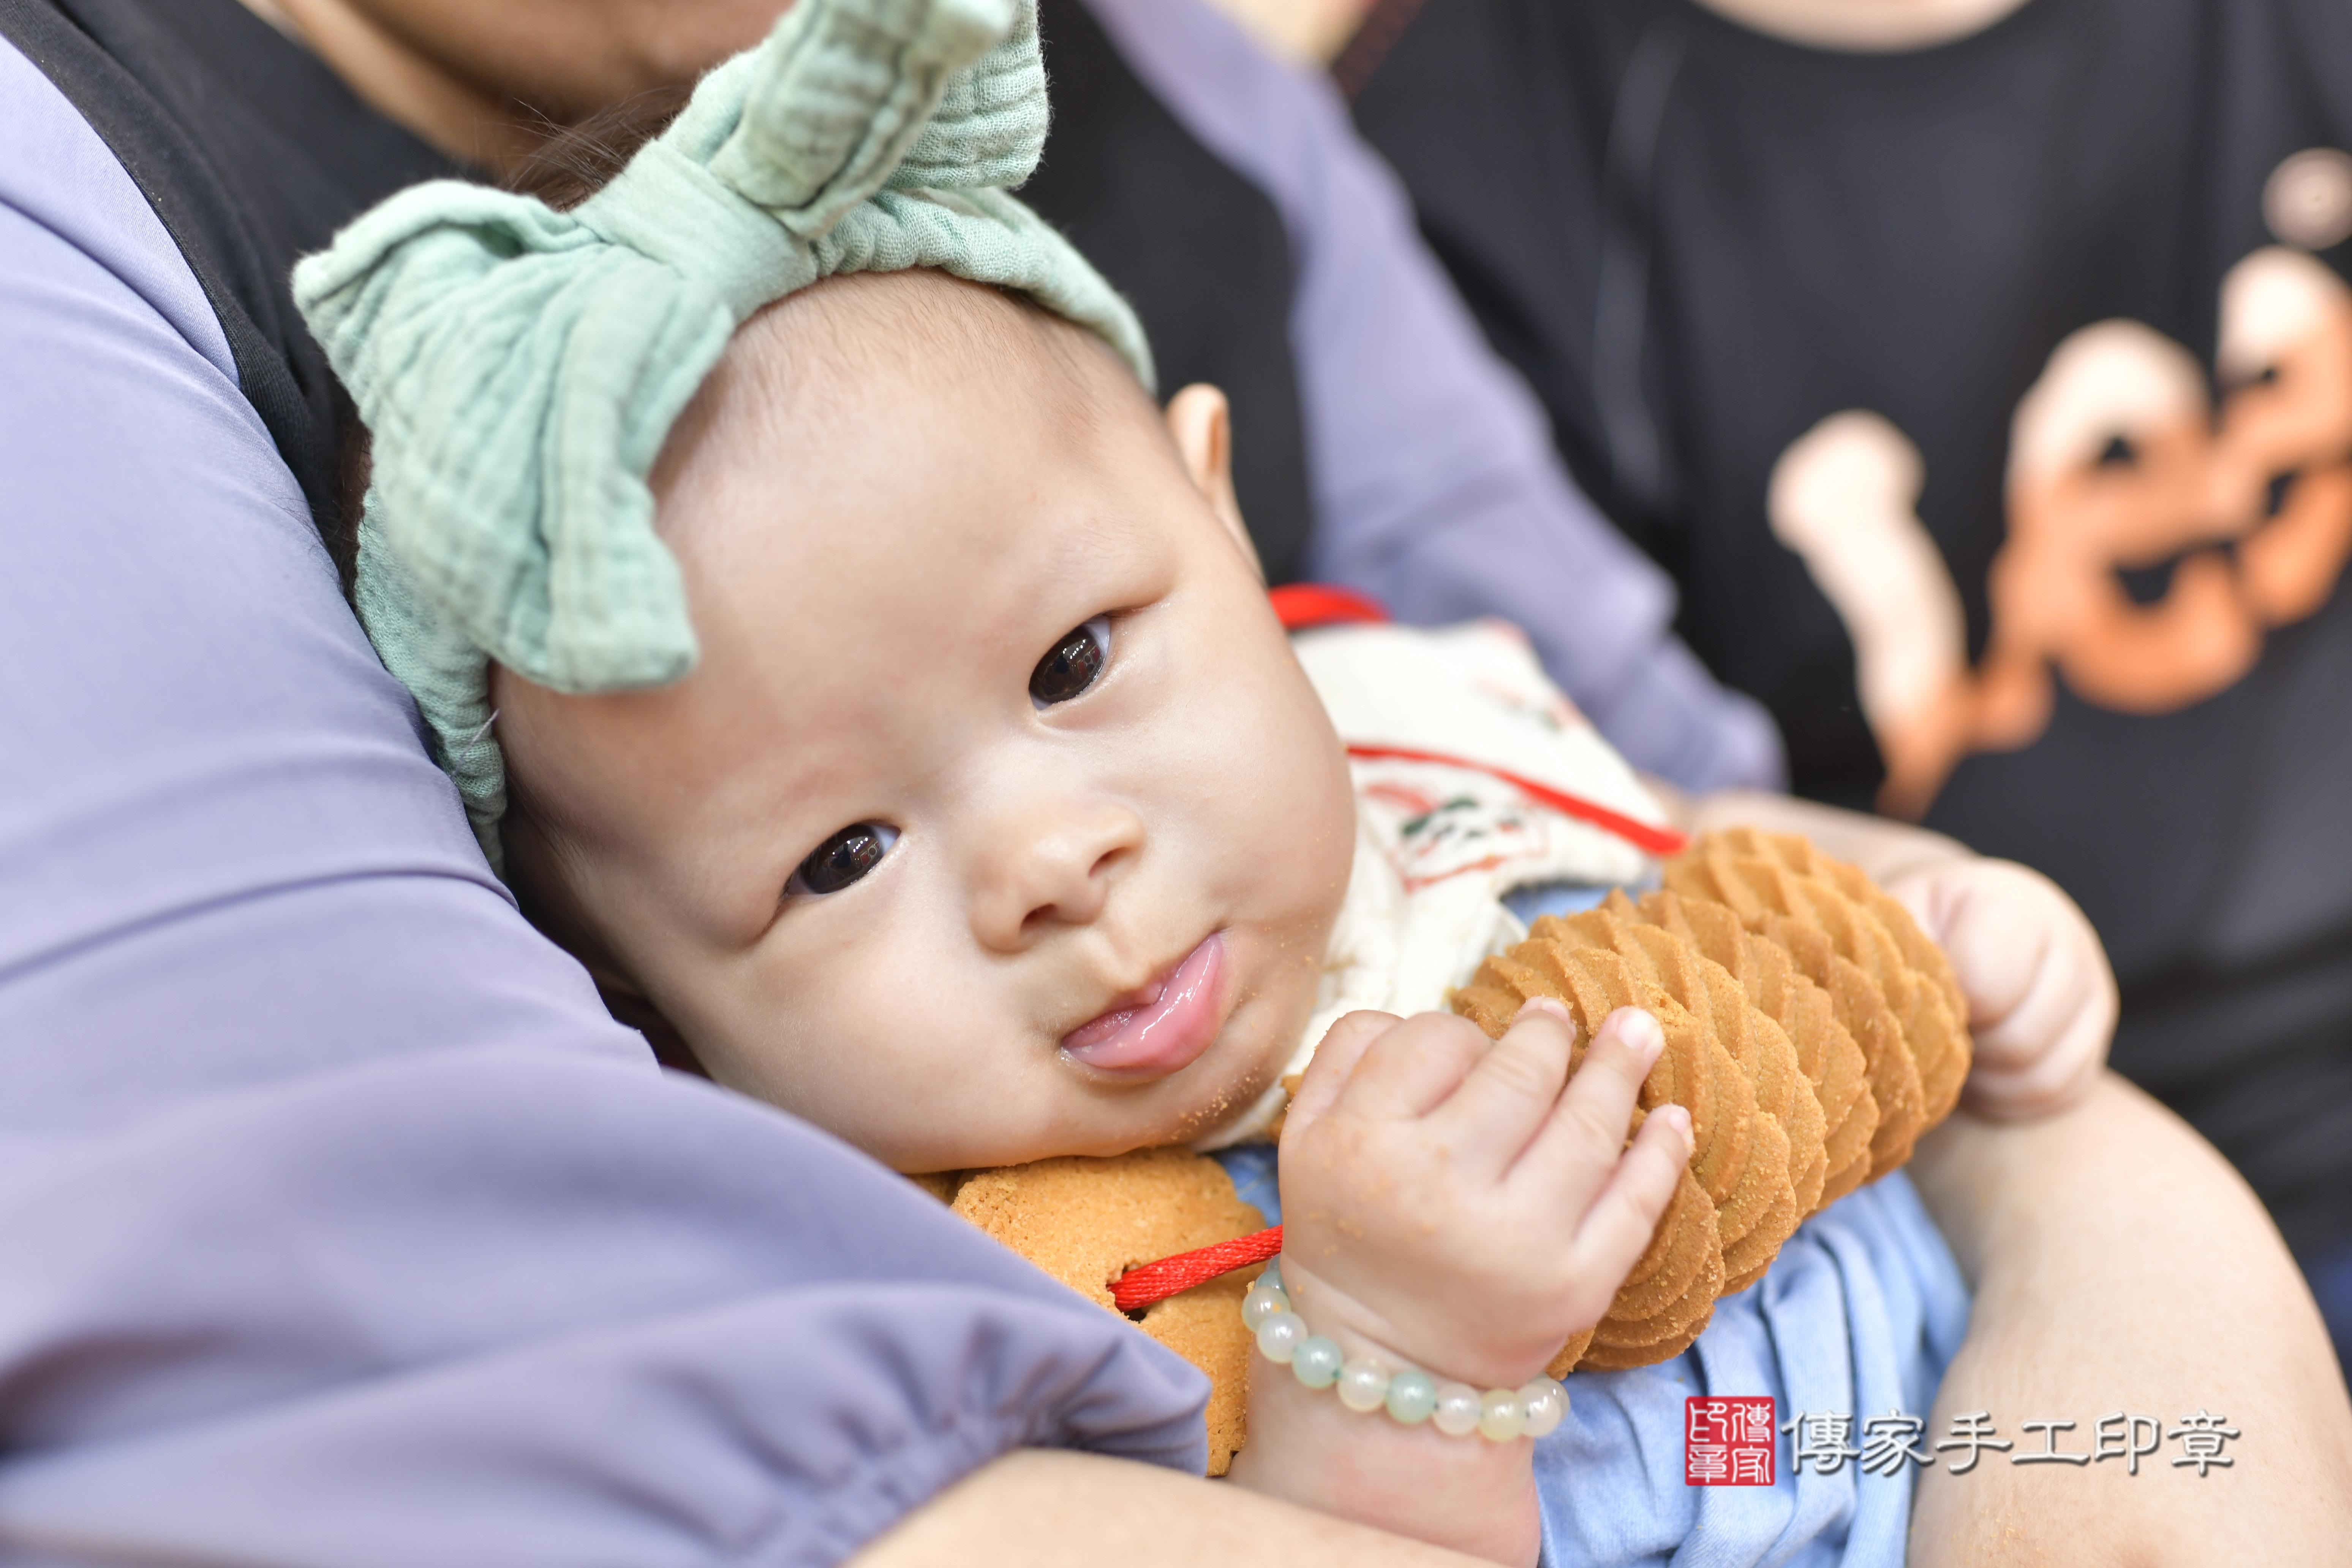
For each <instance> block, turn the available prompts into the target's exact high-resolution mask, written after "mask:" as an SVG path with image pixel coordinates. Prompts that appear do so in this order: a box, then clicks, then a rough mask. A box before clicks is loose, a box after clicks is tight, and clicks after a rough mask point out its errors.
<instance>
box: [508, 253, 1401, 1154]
mask: <svg viewBox="0 0 2352 1568" xmlns="http://www.w3.org/2000/svg"><path fill="white" fill-rule="evenodd" d="M1190 449H1191V452H1192V457H1193V458H1197V460H1191V459H1188V457H1187V456H1185V455H1182V454H1180V452H1179V450H1178V447H1177V446H1176V445H1175V444H1174V443H1172V442H1171V440H1170V438H1169V437H1168V435H1167V434H1166V432H1165V430H1164V429H1163V427H1162V426H1161V425H1160V418H1159V416H1158V413H1157V411H1156V410H1154V409H1153V408H1152V407H1151V405H1150V402H1149V401H1148V400H1147V399H1146V398H1145V397H1144V396H1143V395H1142V394H1141V392H1140V391H1139V389H1138V388H1137V387H1136V386H1135V385H1134V384H1133V381H1132V378H1131V377H1129V375H1128V374H1127V373H1126V372H1125V371H1124V370H1123V369H1121V368H1120V367H1119V366H1118V363H1117V362H1116V361H1115V360H1113V359H1112V358H1111V356H1110V355H1109V354H1108V352H1107V351H1105V350H1103V349H1101V348H1100V347H1099V346H1098V345H1097V344H1095V343H1094V342H1093V341H1092V340H1091V339H1089V338H1087V337H1086V336H1085V335H1084V334H1082V333H1080V332H1078V331H1076V329H1073V328H1069V327H1066V326H1064V325H1062V324H1060V323H1057V322H1049V321H1044V320H1042V319H1039V318H1038V317H1036V316H1035V315H1034V312H1030V311H1027V310H1024V309H1022V308H1019V307H1016V306H1014V305H1013V304H1011V303H1010V302H1008V301H1005V300H1002V299H1000V298H998V297H997V296H994V295H992V294H990V293H987V292H985V291H982V290H980V289H972V288H969V287H967V286H964V285H961V284H955V283H950V282H948V281H946V280H944V279H939V278H936V277H931V276H924V275H914V276H902V277H896V278H886V279H856V280H846V281H843V282H837V283H835V284H831V285H826V286H824V288H822V289H818V290H815V291H813V292H812V293H811V294H808V295H803V296H800V297H797V298H795V299H793V300H788V301H786V302H785V303H784V304H783V305H782V306H780V307H777V308H776V309H775V310H771V311H770V312H769V313H767V314H766V315H765V316H763V317H761V318H760V319H759V320H758V321H754V322H753V323H752V324H751V327H749V328H748V329H747V330H746V331H743V332H741V333H739V334H738V336H737V338H736V340H735V342H734V344H733V346H732V347H731V348H730V351H729V356H728V359H727V362H726V363H725V364H724V365H722V367H721V369H720V371H719V374H717V375H715V376H714V377H713V379H712V381H711V382H710V383H709V384H708V385H707V386H706V387H705V389H704V392H703V394H702V395H701V397H700V398H699V399H698V402H697V404H696V405H695V406H694V408H693V409H691V410H690V411H689V412H688V416H686V417H685V418H684V419H683V420H681V422H680V424H679V427H678V429H677V432H676V433H675V434H674V435H673V437H672V438H671V441H670V445H669V447H668V448H667V450H666V451H665V453H664V457H663V461H662V464H661V467H660V468H659V469H658V470H657V471H656V486H655V488H656V496H657V498H658V500H659V504H660V519H661V527H662V531H663V536H664V538H665V540H666V541H667V543H668V544H669V546H670V548H671V550H672V551H673V552H674V553H675V554H676V555H677V560H678V563H679V565H680V567H681V569H682V570H683V572H684V574H685V578H686V584H687V590H688V599H689V602H690V604H691V606H692V612H693V616H694V622H695V627H696V630H697V633H698V636H699V637H700V639H701V643H702V659H701V662H700V665H699V666H698V668H697V669H696V670H695V671H694V673H693V674H692V675H690V676H689V677H688V678H687V679H684V680H682V681H680V682H678V683H677V685H675V686H673V687H669V688H667V689H662V690H657V691H649V692H643V693H632V694H626V695H619V696H609V697H595V698H574V697H564V696H560V695H557V694H555V693H551V692H549V691H547V690H545V689H540V688H535V687H531V686H530V685H529V684H528V683H526V682H524V681H522V680H520V679H517V678H514V677H511V676H509V675H506V674H505V673H504V672H501V673H500V675H499V683H498V689H497V692H496V699H497V701H498V704H499V710H500V714H501V717H500V719H499V730H500V734H501V737H502V739H503V742H504V744H505V746H506V750H507V754H508V758H509V767H510V769H511V771H512V773H513V776H514V779H515V782H516V785H517V788H518V791H519V794H520V798H521V800H522V801H523V809H521V810H520V811H518V813H516V814H515V815H514V816H511V817H510V818H509V828H508V835H507V839H508V845H509V856H510V858H511V860H512V863H513V867H514V871H515V875H516V877H517V879H518V881H519V882H520V884H522V885H523V886H524V887H525V888H526V889H527V890H528V891H530V893H531V894H532V895H533V897H534V898H535V899H536V900H538V901H540V902H541V904H543V905H544V906H546V907H547V908H548V909H549V910H550V912H551V919H553V920H554V921H556V922H557V923H558V924H559V925H562V926H569V927H571V928H572V930H573V934H575V935H576V936H577V937H578V938H579V941H580V944H581V946H582V948H583V951H584V952H590V953H592V954H593V953H596V952H599V951H600V950H601V952H602V954H604V956H606V957H608V958H609V960H610V961H611V964H612V966H613V967H614V968H615V969H617V970H619V971H620V972H621V973H625V975H626V976H628V977H629V979H630V980H631V981H632V982H633V983H634V984H636V985H637V986H639V987H641V988H642V989H643V990H644V992H645V993H646V995H647V997H648V998H649V999H650V1000H651V1001H652V1002H653V1003H654V1004H655V1005H656V1006H658V1007H659V1009H660V1010H661V1012H662V1013H663V1014H664V1015H665V1016H667V1018H668V1019H669V1020H670V1021H671V1023H673V1024H674V1025H675V1026H677V1029H678V1031H679V1033H680V1034H681V1035H682V1036H683V1037H684V1038H685V1039H686V1040H687V1041H688V1043H689V1044H690V1045H691V1046H692V1047H693V1048H694V1050H695V1053H696V1055H697V1057H698V1059H699V1060H700V1061H701V1062H702V1063H703V1064H704V1065H705V1067H706V1068H708V1069H709V1071H710V1073H711V1074H712V1076H713V1077H715V1078H717V1079H719V1081H721V1082H723V1083H726V1084H729V1085H730V1086H732V1087H734V1088H736V1089H740V1090H742V1091H744V1092H746V1093H749V1094H752V1095H756V1096H758V1097H760V1098H761V1099H763V1100H771V1101H773V1102H774V1103H776V1104H779V1105H782V1106H784V1107H786V1108H788V1109H790V1110H794V1111H796V1112H798V1113H800V1114H801V1115H803V1116H805V1117H807V1118H808V1119H809V1120H811V1121H814V1122H816V1123H818V1124H819V1125H821V1126H824V1127H826V1128H828V1129H830V1130H832V1131H835V1132H836V1133H838V1134H840V1135H841V1136H843V1137H845V1138H846V1139H848V1140H850V1141H851V1142H855V1143H856V1144H858V1145H860V1146H861V1147H863V1148H865V1149H866V1150H868V1151H869V1152H873V1153H874V1154H876V1155H877V1156H878V1157H880V1158H881V1159H883V1160H885V1161H887V1162H888V1163H892V1164H894V1165H896V1166H897V1167H898V1168H899V1169H901V1170H907V1171H927V1170H942V1169H953V1168H960V1167H969V1166H979V1165H991V1164H1001V1163H1018V1162H1021V1161H1025V1160H1032V1159H1038V1158H1042V1157H1045V1156H1046V1155H1050V1154H1071V1153H1083V1154H1108V1153H1115V1152H1122V1151H1125V1150H1128V1149H1131V1148H1136V1147H1140V1146H1145V1145H1151V1144H1160V1143H1167V1142H1182V1141H1189V1140H1192V1139H1194V1138H1197V1137H1199V1136H1201V1135H1202V1134H1205V1133H1207V1132H1209V1131H1213V1129H1214V1128H1216V1127H1217V1126H1219V1125H1220V1124H1222V1123H1223V1122H1225V1121H1230V1120H1231V1119H1232V1118H1233V1117H1234V1116H1235V1115H1236V1114H1238V1113H1239V1112H1240V1111H1242V1110H1244V1109H1246V1108H1247V1107H1248V1105H1249V1104H1250V1102H1251V1101H1252V1100H1255V1098H1256V1097H1257V1095H1258V1094H1259V1093H1260V1092H1261V1091H1263V1090H1264V1089H1265V1088H1266V1087H1267V1085H1268V1084H1269V1083H1270V1082H1271V1080H1272V1079H1273V1078H1274V1076H1275V1075H1276V1073H1277V1072H1278V1071H1279V1070H1280V1068H1281V1067H1282V1065H1283V1063H1284V1061H1285V1059H1286V1058H1287V1056H1288V1054H1289V1052H1290V1050H1291V1048H1292V1047H1293V1046H1294V1045H1295V1044H1296V1043H1297V1035H1298V1031H1299V1030H1300V1028H1301V1027H1302V1026H1303V1025H1304V1023H1305V1021H1306V1017H1307V1013H1308V1011H1309V1010H1310V1007H1311V1005H1312V1002H1313V996H1314V988H1315V981H1316V976H1317V973H1318V961H1319V959H1320V957H1321V954H1322V950H1323V947H1324V943H1325V941H1326V939H1327V938H1328V934H1329V930H1330V925H1331V921H1332V920H1333V918H1334V915H1335V913H1336V911H1337V910H1338V907H1339V900H1340V897H1341V895H1342V894H1343V892H1344V891H1345V887H1346V882H1347V879H1348V871H1349V865H1350V861H1351V855H1352V849H1353V838H1354V807H1353V804H1352V797H1351V795H1350V794H1349V782H1348V775H1347V765H1346V761H1345V757H1344V755H1343V753H1342V752H1341V750H1340V748H1339V742H1338V741H1337V739H1336V737H1335V736H1334V735H1333V733H1332V731H1331V728H1330V725H1329V722H1328V720H1327V719H1326V718H1325V716H1324V713H1323V710H1322V708H1321V705H1320V704H1319V703H1318V701H1317V700H1316V697H1315V694H1314V692H1313V690H1312V689H1311V688H1310V687H1309V686H1308V685H1307V680H1306V678H1305V677H1304V676H1303V675H1302V674H1301V672H1300V670H1299V668H1298V666H1297V662H1296V661H1295V660H1294V659H1293V658H1292V657H1291V654H1290V650H1289V647H1288V643H1287V641H1286V638H1285V637H1284V635H1283V633H1282V630H1281V628H1280V627H1279V626H1277V625H1276V621H1275V618H1274V616H1273V615H1272V613H1271V612H1270V610H1269V609H1268V606H1267V604H1266V600H1265V591H1264V589H1263V587H1262V586H1261V584H1260V583H1259V581H1258V577H1257V573H1256V568H1255V562H1254V561H1253V560H1252V559H1251V558H1250V557H1249V556H1248V554H1247V553H1246V548H1247V547H1246V544H1245V543H1244V538H1243V536H1242V535H1241V534H1240V532H1239V527H1238V520H1237V519H1234V517H1232V515H1231V508H1230V506H1229V505H1223V504H1214V503H1213V500H1212V499H1211V498H1212V496H1213V495H1219V494H1223V493H1229V492H1223V490H1222V485H1221V474H1220V473H1219V466H1220V464H1221V463H1222V449H1221V447H1220V448H1219V449H1218V450H1217V451H1216V452H1215V453H1213V454H1212V453H1211V452H1210V451H1209V450H1208V448H1207V447H1206V446H1205V445H1203V444H1202V443H1200V442H1194V443H1192V444H1191V448H1190Z"/></svg>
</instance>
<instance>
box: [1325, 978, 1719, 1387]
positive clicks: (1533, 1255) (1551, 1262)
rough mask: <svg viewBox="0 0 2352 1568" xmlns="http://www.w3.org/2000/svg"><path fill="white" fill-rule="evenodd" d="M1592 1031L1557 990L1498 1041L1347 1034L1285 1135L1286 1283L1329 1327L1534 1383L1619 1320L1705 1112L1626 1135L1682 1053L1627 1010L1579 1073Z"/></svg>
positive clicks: (1332, 1048)
mask: <svg viewBox="0 0 2352 1568" xmlns="http://www.w3.org/2000/svg"><path fill="white" fill-rule="evenodd" d="M1574 1039H1575V1026H1574V1025H1573V1024H1572V1023H1571V1022H1570V1018H1569V1014H1568V1010H1567V1009H1566V1008H1565V1007H1563V1006H1561V1005H1559V1004H1558V1003H1556V1002H1549V1001H1539V1002H1531V1003H1529V1004H1528V1005H1527V1007H1526V1008H1524V1009H1523V1010H1522V1011H1521V1012H1520V1014H1519V1016H1518V1019H1517V1022H1515V1023H1514V1024H1513V1025H1512V1026H1511V1028H1510V1030H1509V1032H1508V1033H1507V1034H1506V1035H1504V1037H1502V1039H1501V1040H1499V1041H1496V1042H1494V1043H1492V1044H1491V1045H1490V1044H1489V1043H1488V1041H1487V1039H1486V1036H1485V1035H1483V1034H1481V1033H1480V1032H1479V1030H1478V1029H1477V1028H1476V1027H1475V1026H1473V1025H1471V1024H1470V1023H1468V1022H1466V1021H1465V1020H1464V1019H1461V1018H1456V1017H1452V1016H1447V1015H1444V1014H1435V1013H1431V1014H1423V1015H1422V1016H1419V1017H1414V1018H1409V1019H1405V1020H1403V1021H1402V1022H1400V1021H1398V1020H1397V1019H1396V1018H1394V1017H1392V1016H1390V1015H1388V1014H1385V1013H1355V1014H1350V1015H1349V1016H1347V1017H1345V1018H1342V1019H1340V1020H1339V1023H1338V1024H1336V1025H1334V1026H1332V1029H1331V1032H1330V1034H1329V1035H1328V1036H1327V1037H1325V1039H1324V1041H1323V1044H1322V1046H1321V1047H1320V1048H1319V1049H1318V1051H1317V1052H1316V1054H1315V1059H1314V1063H1313V1065H1312V1066H1310V1067H1309V1068H1307V1076H1306V1079H1305V1080H1304V1081H1303V1082H1301V1083H1300V1085H1299V1087H1298V1093H1297V1097H1296V1099H1295V1100H1294V1101H1293V1103H1292V1105H1291V1108H1290V1116H1289V1120H1288V1121H1287V1122H1286V1125H1285V1126H1284V1129H1283V1134H1282V1209H1283V1222H1284V1223H1283V1255H1282V1277H1283V1284H1284V1286H1285V1289H1286V1291H1287V1292H1288V1294H1289V1296H1290V1300H1291V1301H1292V1303H1293V1305H1294V1306H1295V1307H1296V1309H1297V1311H1298V1313H1299V1315H1300V1316H1301V1317H1303V1318H1304V1319H1306V1321H1307V1324H1308V1326H1309V1327H1310V1328H1311V1329H1312V1330H1313V1331H1315V1332H1317V1333H1318V1334H1325V1335H1328V1336H1330V1337H1331V1338H1333V1339H1335V1340H1337V1341H1338V1342H1339V1345H1340V1346H1341V1348H1342V1349H1343V1350H1344V1351H1346V1352H1348V1353H1349V1356H1350V1357H1351V1358H1352V1357H1353V1356H1355V1355H1358V1354H1372V1355H1375V1356H1377V1357H1379V1358H1380V1359H1382V1360H1384V1361H1388V1362H1389V1363H1391V1366H1392V1367H1393V1366H1394V1364H1395V1363H1397V1362H1399V1361H1402V1362H1405V1363H1411V1364H1412V1365H1415V1366H1419V1367H1421V1368H1423V1369H1424V1370H1426V1371H1428V1372H1429V1373H1432V1374H1433V1375H1436V1376H1439V1377H1444V1378H1456V1379H1459V1380H1461V1381H1463V1382H1465V1383H1469V1384H1474V1385H1475V1386H1476V1387H1479V1388H1482V1389H1483V1388H1496V1387H1502V1388H1516V1387H1517V1386H1518V1385H1519V1384H1522V1383H1524V1382H1525V1381H1526V1380H1527V1379H1528V1378H1530V1377H1532V1376H1534V1375H1535V1374H1536V1373H1539V1372H1541V1371H1542V1370H1543V1368H1544V1366H1545V1365H1546V1363H1549V1361H1550V1360H1551V1358H1552V1357H1553V1356H1554V1355H1556V1354H1558V1353H1559V1348H1560V1346H1561V1344H1563V1343H1564V1342H1566V1341H1567V1339H1568V1337H1569V1335H1570V1334H1571V1333H1574V1332H1576V1331H1579V1330H1580V1329H1583V1328H1586V1327H1588V1326H1590V1325H1591V1324H1592V1323H1595V1322H1598V1321H1600V1320H1601V1316H1602V1315H1603V1314H1604V1313H1605V1312H1607V1311H1608V1310H1609V1303H1610V1301H1611V1300H1612V1298H1613V1297H1614V1296H1615V1294H1616V1291H1617V1288H1618V1286H1619V1285H1620V1284H1622V1282H1623V1280H1624V1278H1625V1275H1626V1274H1627V1272H1628V1271H1629V1270H1631V1269H1632V1268H1633V1264H1634V1263H1635V1261H1636V1260H1638V1259H1639V1258H1640V1257H1641V1255H1642V1252H1643V1248H1645V1247H1648V1245H1649V1242H1650V1237H1651V1234H1652V1233H1653V1232H1654V1230H1655V1229H1656V1228H1657V1224H1658V1216H1659V1215H1661V1214H1663V1213H1664V1210H1665V1206H1666V1204H1667V1201H1668V1200H1669V1199H1670V1198H1672V1197H1673V1195H1674V1191H1675V1180H1676V1175H1677V1173H1679V1172H1680V1171H1681V1170H1682V1168H1683V1166H1684V1164H1685V1163H1686V1162H1687V1161H1688V1160H1689V1158H1690V1148H1691V1140H1690V1118H1689V1115H1688V1113H1687V1112H1685V1110H1683V1109H1682V1108H1681V1107H1680V1106H1665V1107H1662V1108H1660V1109H1659V1110H1656V1111H1655V1112H1654V1113H1652V1114H1651V1115H1650V1117H1649V1118H1648V1119H1647V1121H1645V1122H1644V1124H1643V1128H1642V1131H1641V1132H1640V1134H1639V1136H1637V1137H1636V1138H1635V1139H1634V1140H1633V1145H1632V1146H1631V1147H1630V1148H1628V1147H1627V1146H1626V1144H1625V1129H1626V1125H1627V1123H1628V1121H1630V1119H1631V1117H1632V1114H1633V1100H1634V1096H1635V1094H1636V1092H1637V1091H1638V1090H1639V1089H1640V1088H1641V1084H1642V1080H1643V1079H1644V1078H1646V1077H1647V1076H1648V1075H1649V1071H1650V1067H1651V1064H1652V1063H1654V1062H1655V1061H1656V1060H1657V1058H1658V1052H1659V1051H1660V1050H1661V1049H1662V1048H1663V1047H1664V1035H1663V1034H1662V1033H1661V1032H1660V1030H1659V1028H1658V1025H1657V1022H1656V1020H1655V1019H1654V1018H1652V1017H1651V1016H1649V1015H1648V1014H1646V1013H1643V1012H1639V1011H1636V1010H1635V1009H1633V1008H1622V1009H1620V1010H1619V1011H1617V1012H1615V1013H1612V1014H1611V1015H1610V1016H1609V1017H1608V1018H1607V1019H1606V1020H1604V1021H1603V1022H1602V1024H1601V1029H1600V1031H1599V1034H1598V1036H1597V1037H1596V1038H1595V1039H1594V1041H1593V1044H1592V1047H1591V1050H1590V1051H1589V1052H1588V1053H1587V1054H1586V1056H1585V1058H1584V1060H1583V1063H1582V1065H1581V1066H1580V1068H1579V1069H1578V1071H1577V1073H1576V1076H1575V1077H1574V1078H1573V1079H1570V1077H1569V1072H1568V1064H1569V1055H1570V1047H1571V1046H1572V1045H1573V1043H1574ZM1563 1085H1565V1086H1566V1087H1565V1089H1563V1087H1562V1086H1563Z"/></svg>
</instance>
